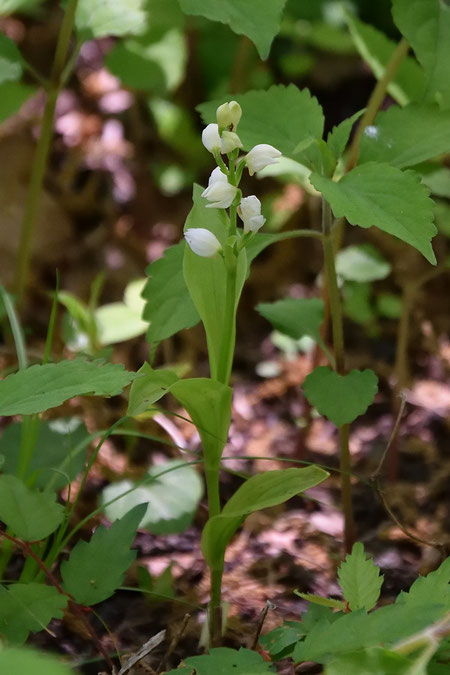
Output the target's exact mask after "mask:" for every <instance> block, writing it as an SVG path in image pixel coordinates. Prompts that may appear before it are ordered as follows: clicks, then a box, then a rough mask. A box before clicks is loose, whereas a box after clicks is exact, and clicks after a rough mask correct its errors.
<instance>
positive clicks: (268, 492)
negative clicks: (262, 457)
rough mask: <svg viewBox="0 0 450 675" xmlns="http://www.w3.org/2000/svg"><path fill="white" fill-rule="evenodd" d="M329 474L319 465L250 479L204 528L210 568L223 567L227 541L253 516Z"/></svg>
mask: <svg viewBox="0 0 450 675" xmlns="http://www.w3.org/2000/svg"><path fill="white" fill-rule="evenodd" d="M328 475H329V474H328V473H327V471H324V470H323V469H320V468H319V467H317V466H309V467H307V468H305V469H281V470H277V471H266V472H265V473H261V474H259V475H256V476H252V477H251V478H249V479H248V480H247V481H246V482H245V483H244V484H243V485H241V487H240V488H239V489H238V490H236V492H235V493H234V494H233V495H232V497H231V498H230V499H229V500H228V502H227V503H226V504H225V506H224V508H223V510H222V513H221V514H220V515H218V516H214V517H213V518H210V519H209V520H208V522H207V523H206V525H205V527H204V528H203V535H202V551H203V555H204V556H205V560H206V562H207V563H208V565H210V566H211V567H212V568H213V569H219V568H220V567H221V565H222V562H223V558H224V555H225V549H226V547H227V544H228V542H229V541H230V539H231V537H232V536H233V534H234V533H235V532H236V530H237V529H238V527H240V525H242V523H243V522H244V520H245V518H246V517H247V516H248V515H249V514H250V513H253V512H254V511H259V510H260V509H267V508H269V507H271V506H276V505H278V504H283V503H284V502H286V501H287V500H288V499H291V497H294V496H295V495H298V494H300V492H303V491H304V490H307V489H308V488H311V487H313V486H314V485H317V484H318V483H321V482H322V481H323V480H325V478H327V477H328Z"/></svg>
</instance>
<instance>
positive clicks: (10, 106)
mask: <svg viewBox="0 0 450 675" xmlns="http://www.w3.org/2000/svg"><path fill="white" fill-rule="evenodd" d="M36 91H37V89H36V87H32V86H30V85H28V84H23V83H22V82H11V81H10V82H3V84H0V122H3V121H4V120H6V119H8V117H11V115H14V113H16V112H17V111H18V110H19V109H20V108H21V107H22V106H23V104H24V103H25V101H28V99H29V98H31V96H33V94H35V93H36Z"/></svg>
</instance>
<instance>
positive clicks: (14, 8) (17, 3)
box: [0, 0, 44, 16]
mask: <svg viewBox="0 0 450 675" xmlns="http://www.w3.org/2000/svg"><path fill="white" fill-rule="evenodd" d="M43 3H44V0H0V16H3V15H8V14H13V13H14V12H26V11H28V10H31V9H34V8H35V7H36V6H37V5H42V4H43Z"/></svg>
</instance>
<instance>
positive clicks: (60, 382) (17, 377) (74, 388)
mask: <svg viewBox="0 0 450 675" xmlns="http://www.w3.org/2000/svg"><path fill="white" fill-rule="evenodd" d="M135 377H136V373H130V372H128V371H127V370H125V368H124V367H123V366H122V365H120V364H113V363H103V361H100V360H97V361H86V360H85V359H74V360H73V361H59V363H47V364H45V365H43V366H40V365H37V366H30V367H29V368H23V369H22V370H19V372H17V373H14V374H13V375H8V377H6V378H5V379H4V380H2V381H1V382H0V415H32V414H33V413H39V412H44V410H48V409H49V408H56V406H58V405H61V403H64V401H67V399H69V398H73V397H74V396H81V395H83V394H92V395H95V396H115V395H116V394H120V392H121V391H122V389H123V388H124V387H126V386H127V385H128V384H130V382H131V381H132V380H134V378H135Z"/></svg>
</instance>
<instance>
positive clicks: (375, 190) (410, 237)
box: [310, 162, 436, 265]
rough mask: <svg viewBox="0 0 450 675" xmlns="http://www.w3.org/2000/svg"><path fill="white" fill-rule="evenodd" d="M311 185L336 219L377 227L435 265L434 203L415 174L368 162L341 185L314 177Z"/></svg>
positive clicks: (340, 183) (350, 174) (343, 180)
mask: <svg viewBox="0 0 450 675" xmlns="http://www.w3.org/2000/svg"><path fill="white" fill-rule="evenodd" d="M310 181H311V183H312V184H313V185H314V187H315V188H316V189H317V190H319V191H320V192H322V194H323V195H324V197H325V199H326V200H327V201H328V202H329V203H330V205H331V208H332V209H333V213H334V215H335V216H336V218H341V217H342V216H344V217H345V218H347V220H348V221H349V223H351V225H359V226H360V227H372V226H375V227H378V228H379V229H380V230H383V231H384V232H388V233H389V234H392V235H394V237H398V238H399V239H401V240H402V241H406V242H407V243H408V244H411V246H414V248H416V249H417V250H418V251H420V252H421V253H422V254H423V255H424V256H425V258H426V259H427V260H428V261H429V262H431V263H432V264H433V265H435V264H436V257H435V255H434V252H433V249H432V247H431V243H430V241H431V238H432V237H433V236H434V235H435V234H436V227H435V225H434V224H433V202H432V201H431V199H429V196H428V190H427V188H426V187H425V186H424V185H423V184H422V183H420V177H419V175H418V174H416V173H415V172H414V171H400V169H397V168H396V167H393V166H390V165H389V164H379V163H377V162H368V163H367V164H363V165H361V166H357V167H356V168H355V169H353V170H352V171H350V172H349V173H348V174H346V175H345V176H344V177H343V178H341V180H340V181H339V183H334V182H333V181H332V180H330V179H329V178H324V177H322V176H319V175H318V174H312V175H311V176H310Z"/></svg>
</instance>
